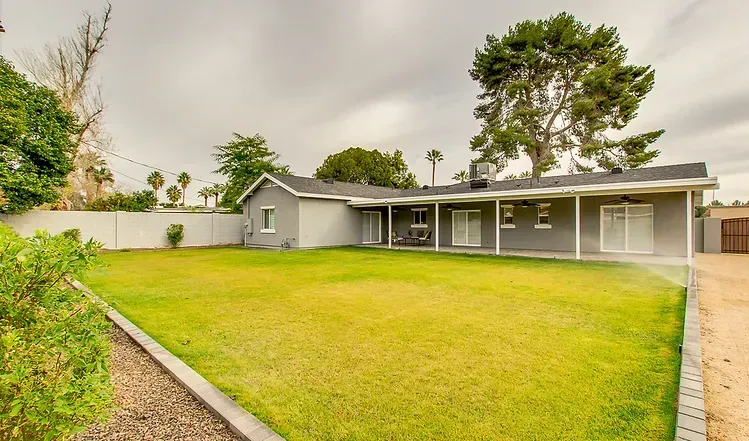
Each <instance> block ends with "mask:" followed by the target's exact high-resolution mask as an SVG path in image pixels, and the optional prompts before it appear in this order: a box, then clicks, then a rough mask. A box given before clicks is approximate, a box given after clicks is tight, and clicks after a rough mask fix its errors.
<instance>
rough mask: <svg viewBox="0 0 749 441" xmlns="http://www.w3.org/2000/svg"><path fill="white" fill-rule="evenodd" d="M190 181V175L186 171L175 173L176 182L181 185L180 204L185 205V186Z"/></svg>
mask: <svg viewBox="0 0 749 441" xmlns="http://www.w3.org/2000/svg"><path fill="white" fill-rule="evenodd" d="M190 182H192V177H191V176H190V175H189V174H188V173H187V172H182V173H180V174H179V175H177V183H178V184H179V185H180V187H182V205H183V206H184V205H185V194H186V193H187V186H188V185H190Z"/></svg>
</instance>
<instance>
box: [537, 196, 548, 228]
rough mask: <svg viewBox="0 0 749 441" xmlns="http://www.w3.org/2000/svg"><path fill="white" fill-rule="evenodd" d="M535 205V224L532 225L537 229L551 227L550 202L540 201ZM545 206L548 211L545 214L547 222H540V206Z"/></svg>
mask: <svg viewBox="0 0 749 441" xmlns="http://www.w3.org/2000/svg"><path fill="white" fill-rule="evenodd" d="M538 205H539V206H538V207H536V225H535V226H534V228H535V229H537V230H550V229H551V202H542V203H540V204H538ZM542 207H545V208H546V209H547V210H548V211H547V214H546V218H547V222H546V223H545V224H542V223H541V208H542Z"/></svg>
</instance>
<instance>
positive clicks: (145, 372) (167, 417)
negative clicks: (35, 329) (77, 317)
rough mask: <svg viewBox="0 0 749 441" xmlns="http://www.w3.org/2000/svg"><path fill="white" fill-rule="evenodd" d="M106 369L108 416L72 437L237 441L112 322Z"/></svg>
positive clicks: (89, 439) (80, 439) (79, 440)
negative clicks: (111, 398) (111, 395)
mask: <svg viewBox="0 0 749 441" xmlns="http://www.w3.org/2000/svg"><path fill="white" fill-rule="evenodd" d="M111 374H112V383H113V384H114V390H115V405H116V408H115V409H114V410H113V413H112V415H111V417H110V418H109V419H108V420H107V422H106V423H104V424H94V425H92V426H90V427H89V428H88V429H87V430H86V431H85V432H84V433H82V434H78V435H77V436H75V437H74V438H73V439H74V440H76V441H93V440H97V441H98V440H118V441H120V440H121V441H131V440H160V441H161V440H164V441H167V440H175V441H176V440H180V441H208V440H210V441H214V440H216V441H221V440H238V438H237V437H236V436H234V434H233V433H231V431H230V430H229V428H228V427H226V426H225V425H224V424H223V423H222V422H221V421H220V420H219V419H218V418H216V417H215V416H213V414H211V413H210V412H208V410H207V409H206V408H205V407H203V406H202V405H201V404H200V403H199V402H197V401H196V400H195V399H194V398H193V397H192V396H191V395H190V394H189V393H188V392H187V391H186V390H185V389H184V388H183V387H182V386H180V385H179V384H178V383H177V382H175V381H174V380H173V379H172V378H171V377H170V376H169V375H167V374H166V373H164V371H162V370H161V368H159V366H158V365H156V364H155V363H154V362H153V360H151V358H150V357H149V356H148V355H146V353H145V352H143V351H142V350H141V349H140V348H139V347H138V346H137V345H136V344H135V343H133V341H132V340H130V338H129V337H128V336H127V334H125V333H124V332H123V331H122V330H121V329H118V328H116V327H115V329H114V330H113V331H112V364H111Z"/></svg>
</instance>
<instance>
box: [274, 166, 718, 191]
mask: <svg viewBox="0 0 749 441" xmlns="http://www.w3.org/2000/svg"><path fill="white" fill-rule="evenodd" d="M272 176H273V177H274V178H276V179H278V180H279V181H281V182H283V183H284V184H286V185H288V186H289V187H291V188H292V189H294V190H295V191H297V192H300V193H313V194H324V195H335V196H351V197H354V198H371V199H384V198H395V197H418V196H433V195H451V194H468V193H470V194H473V193H485V192H493V191H513V190H527V189H531V188H554V187H560V188H562V187H581V186H586V185H600V184H615V183H623V184H625V183H632V182H650V181H668V180H674V179H690V178H705V177H707V176H708V175H707V167H706V166H705V163H704V162H695V163H692V164H677V165H664V166H658V167H645V168H637V169H630V170H624V173H621V174H612V173H611V172H609V171H605V172H596V173H582V174H577V175H562V176H544V177H542V178H541V179H540V180H535V179H534V180H532V182H531V179H530V178H528V179H513V180H507V181H496V182H492V183H490V184H489V186H488V187H487V188H474V189H471V188H470V184H469V183H468V182H463V183H459V184H452V185H442V186H436V187H429V188H426V189H423V188H413V189H404V190H401V189H394V188H386V187H377V186H374V185H362V184H352V183H349V182H339V181H335V182H334V183H333V184H328V183H326V182H324V181H323V180H320V179H313V178H305V177H302V176H292V175H279V174H273V175H272Z"/></svg>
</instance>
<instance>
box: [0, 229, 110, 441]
mask: <svg viewBox="0 0 749 441" xmlns="http://www.w3.org/2000/svg"><path fill="white" fill-rule="evenodd" d="M99 247H100V244H98V243H96V242H93V241H92V240H89V241H88V242H85V243H82V242H80V241H77V240H71V239H70V237H69V235H67V234H66V235H63V234H60V235H58V236H51V235H50V234H49V233H47V232H46V231H38V232H37V233H36V234H35V235H34V236H32V237H30V238H28V239H23V238H21V237H19V236H18V235H17V234H15V232H13V230H11V229H10V228H8V227H7V226H5V225H3V224H0V272H1V273H2V275H3V283H2V284H0V354H2V355H1V356H2V359H0V360H1V361H0V439H3V440H13V441H16V440H19V441H20V440H32V439H33V440H54V439H64V438H66V437H67V436H69V435H70V434H72V433H74V432H77V431H80V430H82V429H83V428H84V427H85V426H86V425H87V424H89V423H91V422H93V421H96V420H98V419H101V418H102V417H103V416H104V414H106V412H107V410H108V408H109V407H110V405H111V401H112V386H111V384H110V382H109V371H108V360H109V349H110V347H109V342H108V339H107V330H108V329H109V326H110V325H109V323H108V322H107V321H106V319H105V313H104V310H103V309H102V308H101V306H98V305H95V304H94V303H93V302H91V301H90V300H89V299H87V298H86V297H83V296H81V294H80V293H79V292H77V291H75V290H73V289H72V288H70V287H69V285H67V282H66V281H65V278H66V277H76V278H80V277H82V276H83V274H84V273H85V272H86V271H87V270H90V269H92V268H94V267H95V266H97V265H98V264H99V262H98V260H97V257H96V253H97V249H98V248H99Z"/></svg>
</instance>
